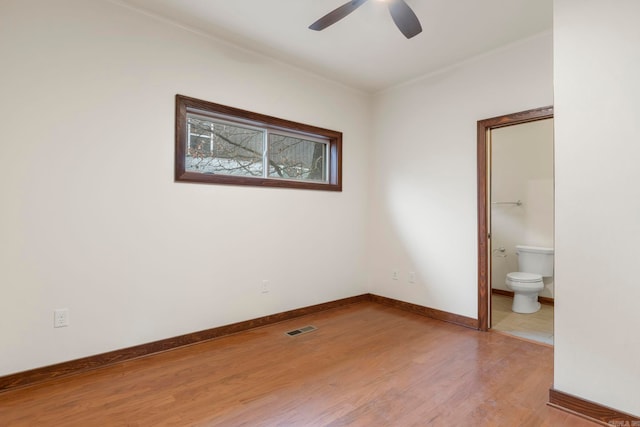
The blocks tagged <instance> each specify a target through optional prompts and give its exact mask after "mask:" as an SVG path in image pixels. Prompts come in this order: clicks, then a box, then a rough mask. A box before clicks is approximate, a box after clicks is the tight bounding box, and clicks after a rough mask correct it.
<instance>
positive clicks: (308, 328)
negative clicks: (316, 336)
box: [285, 325, 317, 337]
mask: <svg viewBox="0 0 640 427" xmlns="http://www.w3.org/2000/svg"><path fill="white" fill-rule="evenodd" d="M316 329H317V328H316V327H315V326H311V325H309V326H305V327H303V328H300V329H294V330H293V331H289V332H285V335H289V336H290V337H294V336H296V335H300V334H306V333H307V332H313V331H315V330H316Z"/></svg>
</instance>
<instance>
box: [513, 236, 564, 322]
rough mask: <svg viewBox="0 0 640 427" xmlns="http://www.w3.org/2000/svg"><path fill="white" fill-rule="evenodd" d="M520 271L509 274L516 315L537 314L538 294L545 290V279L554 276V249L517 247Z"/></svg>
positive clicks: (538, 305)
mask: <svg viewBox="0 0 640 427" xmlns="http://www.w3.org/2000/svg"><path fill="white" fill-rule="evenodd" d="M516 254H517V255H518V270H520V271H516V272H513V273H509V274H507V280H506V285H507V288H509V289H511V290H512V291H513V294H514V295H513V306H512V307H511V310H513V311H514V312H516V313H535V312H536V311H538V310H540V303H539V302H538V293H539V292H540V291H541V290H543V289H544V282H543V280H542V278H543V277H551V276H553V248H540V247H537V246H516Z"/></svg>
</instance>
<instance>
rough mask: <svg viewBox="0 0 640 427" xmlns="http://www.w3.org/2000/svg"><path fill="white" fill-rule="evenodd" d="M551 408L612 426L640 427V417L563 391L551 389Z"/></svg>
mask: <svg viewBox="0 0 640 427" xmlns="http://www.w3.org/2000/svg"><path fill="white" fill-rule="evenodd" d="M549 406H553V407H554V408H558V409H560V410H563V411H566V412H570V413H573V414H576V415H579V416H581V417H585V418H589V419H592V420H595V421H599V422H601V423H604V424H606V425H611V426H629V427H632V426H640V417H637V416H634V415H631V414H627V413H625V412H621V411H618V410H616V409H612V408H609V407H607V406H604V405H601V404H599V403H595V402H592V401H590V400H585V399H581V398H579V397H576V396H573V395H571V394H567V393H564V392H562V391H558V390H555V389H553V388H551V389H549Z"/></svg>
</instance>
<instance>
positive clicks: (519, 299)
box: [505, 271, 544, 314]
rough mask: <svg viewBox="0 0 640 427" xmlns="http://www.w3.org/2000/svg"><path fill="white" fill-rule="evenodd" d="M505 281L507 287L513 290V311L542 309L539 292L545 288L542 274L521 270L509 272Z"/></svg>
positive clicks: (525, 312)
mask: <svg viewBox="0 0 640 427" xmlns="http://www.w3.org/2000/svg"><path fill="white" fill-rule="evenodd" d="M505 283H506V285H507V288H508V289H510V290H512V291H513V305H512V306H511V310H512V311H514V312H515V313H524V314H529V313H535V312H536V311H538V310H540V303H539V302H538V294H539V293H540V291H541V290H543V289H544V282H543V281H542V275H541V274H535V273H524V272H521V271H518V272H514V273H509V274H507V280H506V281H505Z"/></svg>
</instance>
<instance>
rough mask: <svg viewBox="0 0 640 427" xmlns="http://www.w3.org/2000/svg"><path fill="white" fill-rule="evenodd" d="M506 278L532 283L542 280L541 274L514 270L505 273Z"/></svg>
mask: <svg viewBox="0 0 640 427" xmlns="http://www.w3.org/2000/svg"><path fill="white" fill-rule="evenodd" d="M507 278H508V279H509V280H512V281H514V282H520V283H532V282H539V281H540V280H542V275H540V274H534V273H523V272H521V271H516V272H513V273H509V274H507Z"/></svg>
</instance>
